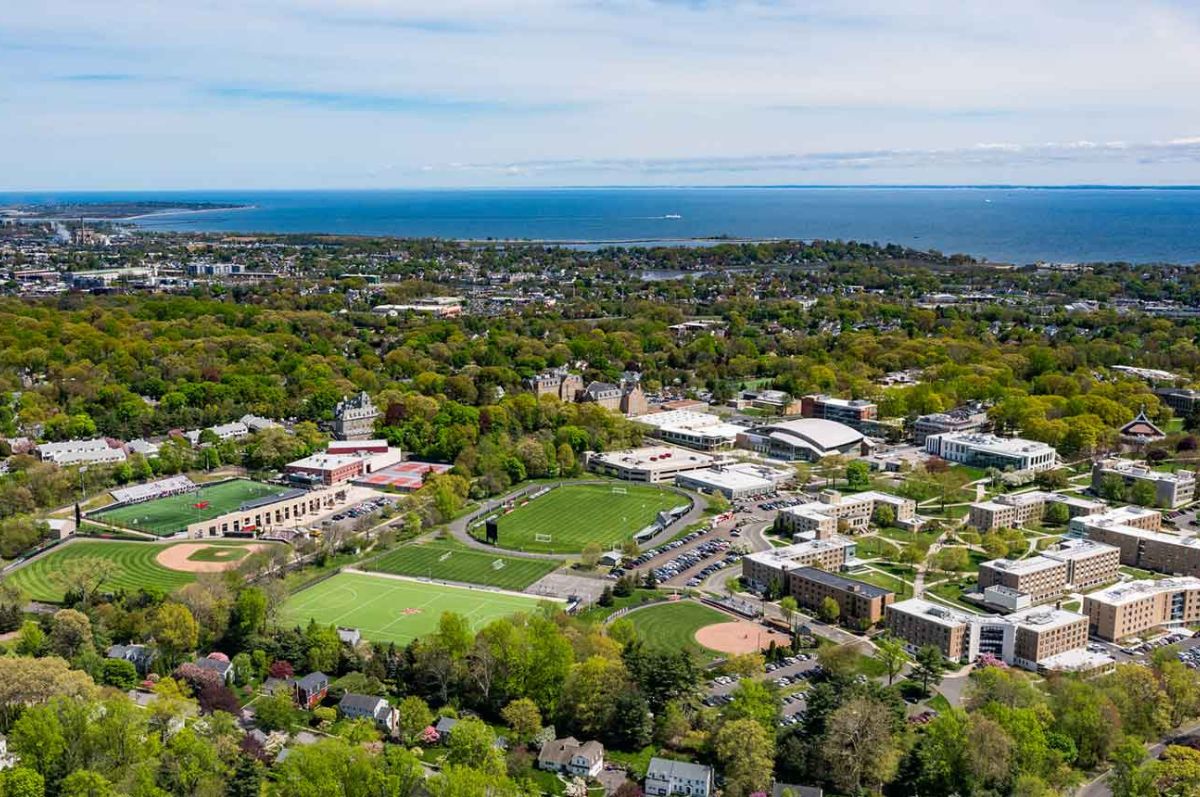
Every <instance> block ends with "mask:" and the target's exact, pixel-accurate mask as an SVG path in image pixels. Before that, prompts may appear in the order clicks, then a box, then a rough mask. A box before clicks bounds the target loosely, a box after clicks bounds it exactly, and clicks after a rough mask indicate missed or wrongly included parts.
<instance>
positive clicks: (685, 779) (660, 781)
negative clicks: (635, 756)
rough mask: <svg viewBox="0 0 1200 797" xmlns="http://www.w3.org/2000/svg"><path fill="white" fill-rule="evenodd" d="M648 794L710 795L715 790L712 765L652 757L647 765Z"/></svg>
mask: <svg viewBox="0 0 1200 797" xmlns="http://www.w3.org/2000/svg"><path fill="white" fill-rule="evenodd" d="M644 790H645V792H646V794H653V795H667V794H685V795H692V797H708V795H710V794H712V790H713V772H712V767H709V766H705V765H704V764H691V763H688V762H686V761H671V760H670V759H667V758H651V759H650V766H648V767H646V784H645V787H644Z"/></svg>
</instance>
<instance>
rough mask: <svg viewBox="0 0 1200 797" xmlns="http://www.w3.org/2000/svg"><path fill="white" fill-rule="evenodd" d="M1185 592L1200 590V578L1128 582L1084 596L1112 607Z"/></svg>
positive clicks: (1086, 598)
mask: <svg viewBox="0 0 1200 797" xmlns="http://www.w3.org/2000/svg"><path fill="white" fill-rule="evenodd" d="M1183 590H1200V578H1193V577H1191V576H1185V577H1182V578H1164V579H1160V580H1158V581H1152V580H1145V581H1127V582H1126V583H1124V584H1114V585H1113V586H1111V587H1109V588H1107V589H1102V590H1099V591H1097V592H1092V593H1090V594H1088V595H1085V596H1084V599H1085V600H1091V601H1096V602H1097V603H1104V604H1108V605H1110V606H1120V605H1122V604H1126V603H1132V602H1134V601H1137V600H1141V599H1142V598H1147V597H1150V596H1153V595H1158V594H1159V593H1163V592H1180V591H1183Z"/></svg>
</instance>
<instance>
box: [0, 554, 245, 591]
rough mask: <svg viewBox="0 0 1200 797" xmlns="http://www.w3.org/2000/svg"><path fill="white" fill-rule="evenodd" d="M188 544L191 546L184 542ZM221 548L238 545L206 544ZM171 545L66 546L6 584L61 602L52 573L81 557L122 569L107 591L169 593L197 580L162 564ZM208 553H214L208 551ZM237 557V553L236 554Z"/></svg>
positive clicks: (17, 572)
mask: <svg viewBox="0 0 1200 797" xmlns="http://www.w3.org/2000/svg"><path fill="white" fill-rule="evenodd" d="M182 544H185V545H186V544H188V543H182ZM206 544H212V545H214V547H216V546H218V545H219V547H217V548H216V550H215V551H214V555H218V556H219V551H220V550H221V549H224V548H235V550H236V545H237V544H236V543H230V542H222V543H219V544H217V543H206ZM171 547H174V546H171V545H156V544H154V543H151V542H93V541H90V540H81V541H79V542H73V543H70V544H69V545H63V546H61V547H59V548H57V549H56V550H54V551H52V552H51V553H48V554H46V555H45V556H43V557H42V558H40V559H37V560H35V561H33V562H31V563H29V564H27V565H25V566H24V567H21V568H18V569H17V570H14V571H12V572H11V573H9V574H8V575H7V576H6V577H5V581H6V582H8V583H10V584H15V585H17V586H19V587H21V588H22V589H24V590H25V591H26V592H27V593H29V597H31V598H33V599H34V600H39V601H47V602H49V603H57V602H58V601H61V600H62V597H63V591H62V588H61V587H60V586H59V585H57V584H56V583H55V582H54V581H53V580H52V579H51V578H50V574H51V573H52V572H54V571H55V570H57V569H59V568H60V567H62V563H63V562H65V561H67V560H69V559H78V558H81V557H96V558H100V559H111V560H112V561H114V562H116V563H117V565H118V566H120V568H121V572H120V573H119V574H117V575H116V576H115V577H114V578H113V579H112V581H110V582H107V583H105V584H103V585H102V586H101V589H102V590H103V591H105V592H107V591H111V590H117V589H125V590H129V591H131V592H132V591H135V590H137V589H139V588H141V587H153V588H156V589H161V590H163V591H165V592H171V591H173V590H176V589H178V588H179V587H182V586H184V585H185V584H190V583H192V582H193V581H195V580H196V576H195V574H194V573H185V572H182V571H178V570H171V569H170V568H167V567H164V566H162V565H160V564H159V563H158V562H157V561H156V557H157V556H158V555H159V554H160V553H162V552H163V551H164V550H166V549H167V548H171ZM204 550H205V551H209V550H214V549H213V548H206V549H204ZM234 555H236V554H234Z"/></svg>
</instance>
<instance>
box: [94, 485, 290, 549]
mask: <svg viewBox="0 0 1200 797" xmlns="http://www.w3.org/2000/svg"><path fill="white" fill-rule="evenodd" d="M283 492H286V488H283V487H277V486H275V485H273V484H263V483H261V482H254V481H250V480H249V479H233V480H232V481H227V482H217V483H215V484H209V485H202V486H201V487H200V489H199V491H197V492H194V493H182V494H180V495H172V496H168V497H166V498H156V499H154V500H153V501H146V502H144V503H141V504H129V505H127V506H119V507H116V508H115V509H101V510H99V511H97V512H93V513H91V515H90V517H92V518H93V519H95V520H98V521H100V522H102V523H111V524H113V525H114V526H124V527H125V528H128V529H136V530H138V531H144V532H147V533H148V534H156V535H158V536H160V537H166V536H168V535H171V534H174V533H175V532H177V531H183V530H184V529H186V528H187V527H188V524H190V523H198V522H200V521H202V520H211V519H213V518H215V517H220V516H221V515H224V514H228V513H229V512H233V511H234V510H236V509H237V508H238V507H240V506H241V505H242V504H243V503H245V502H246V501H249V500H251V499H254V498H263V497H265V496H269V495H279V494H280V493H283ZM205 502H207V506H204V507H202V508H200V509H197V508H196V504H204V503H205Z"/></svg>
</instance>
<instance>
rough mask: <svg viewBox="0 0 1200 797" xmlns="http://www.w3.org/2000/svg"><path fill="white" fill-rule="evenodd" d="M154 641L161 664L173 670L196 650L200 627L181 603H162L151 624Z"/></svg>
mask: <svg viewBox="0 0 1200 797" xmlns="http://www.w3.org/2000/svg"><path fill="white" fill-rule="evenodd" d="M151 630H152V633H153V634H154V641H155V643H156V644H157V645H158V652H159V655H160V656H161V657H162V660H163V663H164V664H165V665H166V666H167V667H170V668H174V667H175V666H176V665H178V664H179V663H180V662H181V661H183V659H184V657H186V656H187V655H188V654H189V653H191V652H192V651H193V650H195V649H196V644H197V642H198V640H199V637H200V627H199V626H198V625H197V624H196V618H194V617H193V616H192V613H191V611H190V610H189V609H188V607H186V606H184V605H183V604H181V603H164V604H163V605H162V606H159V607H158V609H157V610H156V611H155V613H154V619H153V620H152V622H151Z"/></svg>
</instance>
